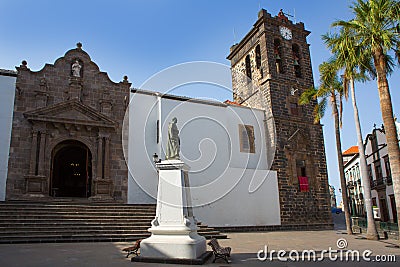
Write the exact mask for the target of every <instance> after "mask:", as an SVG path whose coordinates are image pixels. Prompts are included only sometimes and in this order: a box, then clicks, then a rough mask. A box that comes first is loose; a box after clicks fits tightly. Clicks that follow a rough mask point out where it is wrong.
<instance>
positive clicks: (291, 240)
mask: <svg viewBox="0 0 400 267" xmlns="http://www.w3.org/2000/svg"><path fill="white" fill-rule="evenodd" d="M342 217H343V216H342V215H339V216H336V215H334V223H335V230H331V231H288V232H253V233H228V237H229V238H228V239H220V240H218V242H219V243H220V244H221V245H222V246H230V247H232V257H231V263H230V264H227V263H225V262H223V261H221V260H219V261H217V263H212V262H211V260H209V261H208V262H207V263H206V264H205V266H218V267H225V266H285V267H297V266H396V267H397V266H399V261H400V248H399V247H398V246H397V245H398V244H399V241H397V240H381V241H370V240H366V239H363V236H362V235H353V236H349V235H347V234H345V231H344V229H345V227H344V224H343V222H344V221H343V218H342ZM340 238H344V239H345V240H346V242H347V247H346V248H345V249H344V250H358V251H359V252H360V253H361V255H362V253H363V252H364V251H366V250H371V251H372V255H371V257H370V258H371V261H370V262H366V261H364V260H363V259H362V256H361V257H360V261H359V262H354V261H348V262H345V261H340V260H339V259H340V254H333V255H338V259H337V260H336V261H331V260H329V257H328V255H327V254H325V257H324V260H323V261H321V262H319V261H316V262H312V261H308V260H307V257H306V260H305V261H290V260H288V261H279V259H278V257H277V252H275V253H274V254H273V255H274V257H273V259H272V261H271V260H270V259H269V258H268V259H267V260H265V261H260V260H258V259H257V252H258V251H260V250H263V249H265V246H267V247H268V251H269V252H272V250H275V251H278V250H285V251H286V253H287V254H286V257H287V256H288V253H289V252H290V251H291V250H296V251H299V252H300V255H301V252H302V250H315V251H316V252H317V258H318V259H319V258H320V255H321V252H322V251H323V250H329V248H331V249H332V250H335V249H337V241H338V239H340ZM130 245H132V243H126V242H121V243H48V244H2V245H0V266H1V267H3V266H4V267H13V266H18V267H24V266H27V267H30V266H40V267H46V266H49V267H58V266H60V267H67V266H68V267H69V266H74V267H75V266H96V267H97V266H98V267H102V266H113V267H120V266H121V267H122V266H130V267H134V266H141V267H142V266H143V267H151V266H165V267H169V266H171V267H173V266H179V265H173V264H153V263H140V262H131V261H130V258H126V257H125V256H126V254H125V253H124V252H122V248H124V247H127V246H130ZM208 249H209V250H210V248H208ZM344 253H345V252H344ZM377 255H380V256H381V255H385V256H388V255H395V260H396V261H395V262H393V261H392V262H385V263H383V262H377V258H376V257H375V256H377ZM261 256H263V254H262V255H261ZM293 256H294V254H293ZM350 258H351V257H350ZM286 259H287V258H286ZM343 259H345V257H343Z"/></svg>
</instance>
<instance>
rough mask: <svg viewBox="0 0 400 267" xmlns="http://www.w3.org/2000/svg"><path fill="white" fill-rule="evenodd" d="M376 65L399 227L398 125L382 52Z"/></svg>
mask: <svg viewBox="0 0 400 267" xmlns="http://www.w3.org/2000/svg"><path fill="white" fill-rule="evenodd" d="M374 65H375V68H376V71H377V83H378V92H379V103H380V106H381V113H382V119H383V124H384V126H385V135H386V143H387V146H388V153H389V161H390V168H391V172H392V181H393V191H394V198H395V202H396V209H397V225H399V226H400V149H399V141H398V139H397V130H396V125H395V123H394V116H393V107H392V100H391V97H390V91H389V83H388V81H387V78H386V72H385V61H384V55H383V53H382V52H381V51H377V52H376V53H375V55H374ZM399 230H400V227H399Z"/></svg>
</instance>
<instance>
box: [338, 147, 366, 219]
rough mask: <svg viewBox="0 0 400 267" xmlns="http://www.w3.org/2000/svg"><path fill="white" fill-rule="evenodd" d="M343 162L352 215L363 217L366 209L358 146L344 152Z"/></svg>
mask: <svg viewBox="0 0 400 267" xmlns="http://www.w3.org/2000/svg"><path fill="white" fill-rule="evenodd" d="M343 163H344V173H345V178H346V190H347V196H348V198H349V199H348V203H349V210H350V213H351V215H352V216H359V217H363V216H365V210H364V197H363V187H362V181H361V172H360V157H359V152H358V146H352V147H350V148H349V149H347V150H346V151H345V152H343Z"/></svg>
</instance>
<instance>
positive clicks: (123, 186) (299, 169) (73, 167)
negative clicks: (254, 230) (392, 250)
mask: <svg viewBox="0 0 400 267" xmlns="http://www.w3.org/2000/svg"><path fill="white" fill-rule="evenodd" d="M309 34H310V32H309V31H307V30H306V29H305V27H304V24H303V23H301V22H300V23H293V22H292V21H290V20H289V19H288V17H287V16H286V15H285V14H284V13H283V12H280V13H279V14H278V15H277V16H272V15H271V14H269V13H268V12H267V11H266V10H264V9H262V10H261V11H260V12H259V13H258V19H257V21H256V23H255V24H254V25H253V28H252V29H251V30H250V31H249V33H248V34H247V35H246V36H245V37H244V38H243V39H242V40H241V41H240V42H239V43H238V44H235V45H233V46H232V47H231V49H230V53H229V55H228V57H227V59H228V60H230V63H231V70H232V86H233V100H234V102H228V103H219V102H218V103H217V102H212V101H203V100H190V99H187V98H184V97H178V96H171V95H161V96H160V94H158V93H155V92H149V91H144V90H140V89H133V88H131V83H130V82H129V81H128V78H127V77H126V76H125V77H123V80H122V81H121V82H117V83H116V82H113V81H111V80H110V79H109V77H108V75H107V73H105V72H102V71H100V69H99V67H98V66H97V65H96V64H95V63H94V62H93V61H92V60H91V58H90V57H89V55H88V54H87V53H86V52H85V51H84V50H83V49H82V44H80V43H78V44H77V47H76V48H74V49H71V50H69V51H68V52H66V54H65V55H64V56H63V57H61V58H59V59H57V60H56V61H55V63H54V64H46V65H45V66H44V67H43V69H41V70H39V71H32V70H30V69H29V67H28V64H27V62H26V61H23V62H22V64H21V65H20V66H19V67H17V74H16V88H15V89H16V90H15V101H14V111H13V119H12V127H11V128H12V129H11V142H10V146H9V159H8V173H7V179H6V196H5V200H6V201H7V200H28V201H37V200H40V199H41V200H46V201H54V200H56V199H58V198H82V199H85V201H88V200H89V201H107V202H114V203H132V204H134V203H144V204H149V203H150V204H155V203H156V201H155V199H154V197H152V196H153V195H154V193H155V192H156V191H157V182H156V181H157V172H156V171H155V169H154V165H153V164H152V162H149V161H148V158H149V157H150V158H151V156H152V154H153V153H154V152H157V153H158V154H159V156H160V157H163V156H164V155H163V153H162V149H160V148H161V146H162V142H161V141H160V140H164V141H165V137H163V136H162V134H165V131H164V130H163V128H162V126H160V125H166V124H168V121H169V120H170V119H171V118H172V117H174V116H175V117H177V118H178V128H179V127H181V126H182V125H186V124H187V123H189V122H190V120H191V114H204V116H205V117H206V116H215V118H216V117H218V122H220V123H221V124H222V126H223V127H222V128H223V129H225V130H224V131H225V132H223V131H221V132H220V135H219V134H218V133H219V132H218V131H219V128H218V127H216V128H207V127H214V126H209V125H207V123H210V122H209V121H208V122H201V121H198V123H204V127H202V126H201V125H200V126H198V128H196V129H198V130H196V129H194V128H193V129H192V130H191V131H189V132H186V133H185V132H184V131H182V135H183V137H184V136H187V138H186V140H188V138H189V137H190V136H196V135H198V137H199V140H203V139H204V140H205V139H207V138H208V137H210V138H211V135H215V136H213V139H212V140H221V141H220V142H219V143H217V144H216V146H217V147H218V145H221V146H222V147H223V149H222V151H225V152H223V153H226V155H225V154H216V155H214V156H215V159H217V160H218V159H219V158H220V159H221V160H222V161H224V160H226V159H227V156H232V158H233V160H232V161H230V162H229V163H227V166H228V167H227V168H226V169H222V168H220V166H219V165H218V166H214V167H212V168H210V169H209V170H208V171H210V172H211V171H213V172H221V173H223V174H221V175H220V177H222V178H223V179H222V180H220V181H229V179H230V178H232V177H234V175H236V174H237V173H241V172H242V173H243V177H245V181H246V184H240V183H239V182H238V183H237V187H236V188H234V187H232V189H230V190H229V192H227V193H226V194H224V195H223V196H221V197H220V198H219V197H216V199H215V201H214V202H213V203H205V202H203V200H204V199H205V198H206V196H207V192H205V191H201V190H200V191H198V192H196V191H195V190H193V192H192V195H193V196H194V200H193V203H198V207H197V208H195V211H194V212H195V215H196V212H197V214H199V220H201V221H202V222H204V223H206V224H209V225H211V226H215V227H221V228H235V227H250V228H251V227H264V228H262V229H265V230H268V229H306V228H307V229H329V228H331V227H332V218H331V213H330V203H329V201H330V194H329V185H328V177H327V167H326V157H325V149H324V141H323V132H322V125H321V124H314V123H313V119H314V118H313V107H314V105H315V104H316V102H314V103H312V104H310V105H305V106H299V105H298V100H299V97H300V95H301V93H302V92H304V90H306V89H307V88H309V87H311V86H312V85H313V75H312V67H311V59H310V50H309V44H308V43H307V40H306V38H307V36H308V35H309ZM154 64H156V63H154ZM134 97H136V99H137V100H138V101H136V102H135V105H129V102H130V99H132V98H134ZM160 99H161V100H160ZM158 102H159V103H161V104H160V105H159V107H158V108H155V107H157V105H158V104H157V103H158ZM181 103H185V105H181ZM128 105H129V132H128V134H127V136H125V134H126V132H124V129H123V127H125V126H124V118H125V115H126V110H127V108H128ZM146 105H147V106H146ZM162 105H163V106H162ZM161 106H162V108H161ZM177 107H179V108H180V109H179V108H177ZM145 109H148V110H151V112H149V114H151V115H149V117H148V118H147V117H146V118H144V117H143V116H144V115H143V114H144V113H143V110H145ZM167 110H175V111H174V112H175V113H174V114H172V113H173V112H170V113H168V114H167V113H165V114H164V113H163V112H166V111H167ZM252 110H254V112H253V111H252ZM232 112H234V113H235V114H240V116H237V117H235V116H231V115H230V114H232ZM142 115H143V116H142ZM146 115H147V114H146ZM141 116H142V117H143V118H142V117H141ZM125 120H126V118H125ZM272 121H273V122H274V124H272V123H271V122H272ZM222 128H221V129H222ZM138 129H139V130H140V131H142V132H143V129H145V130H149V132H151V134H149V135H146V136H145V137H143V136H142V137H140V136H139V137H138V136H137V135H136V132H135V131H138ZM204 129H215V130H208V131H207V130H204ZM125 130H126V129H125ZM160 134H161V136H159V135H160ZM202 134H203V135H202ZM208 135H210V136H208ZM225 135H227V138H225ZM183 137H182V140H185V139H184V138H183ZM123 138H127V139H128V140H129V141H128V143H129V153H128V154H126V151H124V148H125V149H126V148H127V147H128V146H127V147H125V145H127V144H124V142H123ZM140 138H142V139H140ZM229 138H232V140H230V139H229ZM138 140H139V141H140V142H141V143H140V142H139V141H138ZM227 140H229V141H231V143H229V144H228V143H227V142H228V141H227ZM183 142H185V141H183ZM186 142H187V143H188V145H187V146H186V148H185V147H184V144H185V143H183V148H182V149H183V152H185V149H187V148H188V147H191V146H192V147H193V148H195V147H196V148H197V147H200V145H204V146H205V147H207V146H208V145H210V146H209V148H210V149H212V148H213V146H212V145H211V143H210V144H207V143H206V142H205V143H199V144H197V143H196V142H192V144H189V143H190V142H191V141H190V140H189V141H186ZM143 144H144V145H145V146H143ZM270 147H274V153H272V154H271V153H270V152H271V151H270V150H269V149H270ZM149 148H151V149H149ZM219 151H221V150H219ZM124 152H125V154H124ZM185 153H186V152H185ZM219 153H221V152H219ZM127 155H129V157H128V160H127V161H126V160H125V159H126V157H125V156H127ZM271 155H272V156H271ZM193 157H195V155H194V156H193ZM241 157H246V158H247V159H248V161H243V160H242V158H241ZM269 157H271V158H269ZM260 159H262V163H261V164H260V163H259V162H257V161H256V160H260ZM144 160H147V161H146V162H145V163H144ZM222 161H221V162H222ZM210 162H211V161H210ZM215 162H217V161H215ZM267 162H271V164H272V166H268V164H267ZM200 163H201V162H198V164H199V166H200V165H201V164H200ZM130 164H132V166H134V168H133V170H131V166H130ZM189 165H190V164H189ZM128 169H129V172H128ZM199 169H201V168H200V167H199ZM131 172H132V173H133V174H132V173H131ZM135 174H136V175H137V177H134V176H135ZM203 174H204V173H203ZM190 175H192V174H190ZM201 177H205V179H212V178H213V176H210V173H207V175H203V176H202V171H199V172H197V174H194V175H193V177H192V176H191V179H193V183H192V181H191V183H192V185H198V186H199V187H201V186H202V183H203V182H204V181H202V180H201V179H202V178H201ZM224 179H227V180H224ZM254 179H258V181H261V182H260V184H259V185H257V186H256V187H255V188H253V189H254V190H253V189H251V188H250V186H249V183H251V181H254ZM263 179H264V180H263ZM0 180H1V179H0ZM138 181H141V182H142V184H138ZM264 181H265V182H264ZM209 182H212V181H209ZM230 182H232V181H230ZM0 185H1V183H0ZM219 189H221V190H226V187H224V183H220V184H219V185H218V184H217V186H214V187H213V190H219ZM208 193H209V195H208V196H210V195H212V194H213V192H212V191H208ZM217 193H218V192H217ZM216 195H218V194H216ZM196 209H197V210H196Z"/></svg>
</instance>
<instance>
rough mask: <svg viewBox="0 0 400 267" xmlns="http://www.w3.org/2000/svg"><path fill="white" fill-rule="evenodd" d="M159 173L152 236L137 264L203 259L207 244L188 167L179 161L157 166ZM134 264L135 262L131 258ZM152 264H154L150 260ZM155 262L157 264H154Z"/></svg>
mask: <svg viewBox="0 0 400 267" xmlns="http://www.w3.org/2000/svg"><path fill="white" fill-rule="evenodd" d="M157 169H158V170H159V181H158V194H157V210H156V217H155V218H154V220H153V221H152V222H151V224H152V226H151V228H149V230H148V231H149V232H151V234H152V235H151V236H150V237H149V238H147V239H144V240H143V241H142V242H141V244H140V257H135V258H138V259H137V260H138V261H146V260H145V259H146V258H149V259H160V260H161V261H160V262H165V259H186V260H195V259H199V258H201V257H204V254H205V253H206V250H207V249H206V240H205V238H204V237H202V236H200V235H199V234H197V221H196V219H195V218H194V216H193V211H192V203H191V202H192V201H191V195H190V186H189V176H188V170H189V167H188V166H187V165H186V164H185V163H184V162H183V161H180V160H165V161H162V162H161V163H157ZM132 260H134V258H132ZM151 261H153V260H151ZM153 262H154V261H153Z"/></svg>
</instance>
